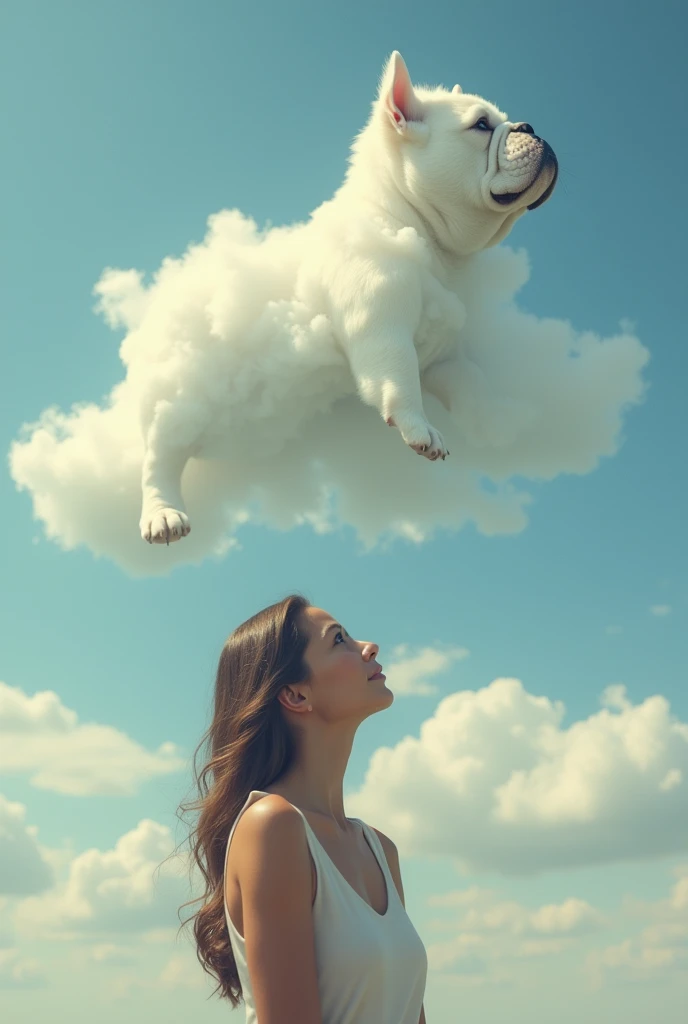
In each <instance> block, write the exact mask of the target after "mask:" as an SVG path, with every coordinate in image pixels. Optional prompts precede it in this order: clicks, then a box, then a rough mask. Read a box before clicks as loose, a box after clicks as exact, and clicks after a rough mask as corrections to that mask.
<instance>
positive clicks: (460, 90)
mask: <svg viewBox="0 0 688 1024" xmlns="http://www.w3.org/2000/svg"><path fill="white" fill-rule="evenodd" d="M452 92H463V89H462V88H461V86H460V85H455V86H454V88H453V89H452Z"/></svg>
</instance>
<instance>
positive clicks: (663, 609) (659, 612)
mask: <svg viewBox="0 0 688 1024" xmlns="http://www.w3.org/2000/svg"><path fill="white" fill-rule="evenodd" d="M650 613H651V614H652V615H656V616H657V617H658V618H662V617H663V616H664V615H671V605H670V604H653V605H652V607H651V608H650Z"/></svg>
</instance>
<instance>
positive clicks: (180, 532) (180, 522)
mask: <svg viewBox="0 0 688 1024" xmlns="http://www.w3.org/2000/svg"><path fill="white" fill-rule="evenodd" d="M140 526H141V536H142V537H143V539H144V540H146V541H148V543H149V544H172V543H173V542H174V541H175V540H181V539H182V537H186V535H187V534H188V533H189V532H190V530H191V524H190V523H189V520H188V517H187V516H186V515H185V514H184V512H178V511H177V510H176V509H174V508H159V509H156V510H155V511H154V512H151V513H149V514H145V513H144V515H143V516H142V517H141V523H140Z"/></svg>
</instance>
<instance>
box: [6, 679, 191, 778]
mask: <svg viewBox="0 0 688 1024" xmlns="http://www.w3.org/2000/svg"><path fill="white" fill-rule="evenodd" d="M185 767H186V761H185V760H184V759H183V758H181V757H179V755H178V749H177V747H176V746H175V745H174V744H173V743H170V742H166V743H162V744H161V745H160V747H159V748H158V749H157V750H156V751H148V750H145V749H144V748H143V747H142V746H141V745H140V744H139V743H136V742H135V741H134V740H132V739H130V738H129V737H128V736H126V735H125V734H124V733H123V732H120V731H119V730H118V729H113V728H112V726H109V725H101V724H99V723H97V722H83V723H80V722H79V721H78V717H77V714H76V712H75V711H73V710H71V708H67V707H65V706H64V704H62V702H61V701H60V698H59V697H58V695H57V694H56V693H54V692H53V691H52V690H42V691H40V692H39V693H35V694H34V695H33V696H32V697H29V696H28V695H27V694H25V693H24V692H23V690H21V689H20V688H19V687H15V686H8V685H7V684H6V683H3V682H0V772H2V773H5V774H11V773H22V774H24V773H26V774H28V776H29V781H30V782H31V783H32V784H33V785H34V786H37V787H38V788H39V789H47V790H52V791H53V792H55V793H66V794H70V795H71V796H97V795H108V796H112V795H115V796H129V795H131V794H133V793H135V792H136V791H137V790H138V788H139V787H140V786H141V784H142V783H143V782H145V781H146V780H147V779H150V778H155V777H156V776H158V775H166V774H168V773H170V772H175V771H180V770H181V769H183V768H185Z"/></svg>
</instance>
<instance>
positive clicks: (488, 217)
mask: <svg viewBox="0 0 688 1024" xmlns="http://www.w3.org/2000/svg"><path fill="white" fill-rule="evenodd" d="M524 128H525V130H523V129H524ZM555 177H556V160H555V158H554V155H553V154H552V152H551V150H549V147H548V146H547V144H546V143H543V142H542V141H541V140H540V139H538V138H537V137H536V136H534V135H533V133H532V129H529V126H521V125H514V124H512V123H510V122H509V121H508V120H507V118H506V115H505V114H503V113H502V112H501V111H499V110H498V109H497V108H496V107H495V106H493V105H492V104H490V103H488V102H486V101H485V100H483V99H481V98H480V97H478V96H474V95H466V94H464V93H462V92H461V89H460V87H459V86H455V87H454V89H453V90H452V91H451V92H449V91H448V90H446V89H443V88H436V89H427V88H415V87H414V86H413V84H412V83H411V80H410V78H409V75H408V71H407V69H406V66H405V64H404V61H403V60H402V58H401V56H400V54H399V53H397V52H395V53H393V54H392V56H391V58H390V60H389V61H388V63H387V66H386V68H385V70H384V72H383V75H382V79H381V83H380V88H379V94H378V97H377V99H376V101H375V103H374V104H373V109H372V114H371V117H370V120H369V122H368V124H367V126H366V127H365V129H364V130H363V131H362V132H361V134H360V135H359V137H358V138H357V140H356V141H355V143H354V145H353V147H352V155H351V160H350V165H349V169H348V173H347V176H346V179H345V181H344V184H343V185H342V186H341V188H340V189H339V190H338V191H337V193H336V194H335V196H334V198H333V199H332V200H330V201H328V202H326V203H324V204H323V205H322V206H320V207H319V208H318V209H317V210H315V212H314V213H313V214H312V215H311V217H310V220H309V221H308V222H307V223H306V224H304V225H301V226H300V227H298V228H297V229H293V230H292V231H291V232H285V234H284V235H283V236H280V235H279V233H278V234H277V237H275V236H274V233H273V237H272V240H271V242H270V244H266V245H265V246H264V247H263V249H264V251H263V252H262V253H261V254H260V259H261V260H262V266H261V269H260V273H262V274H264V275H265V274H266V272H267V273H268V276H269V270H266V268H268V267H269V265H270V263H271V261H272V263H273V265H274V266H277V265H278V264H279V265H280V271H279V281H280V284H279V290H278V291H276V292H275V293H274V294H272V295H270V296H269V300H270V301H269V302H268V303H267V304H266V306H265V307H264V308H263V309H256V310H255V316H256V321H255V323H257V322H258V321H259V320H261V319H262V320H265V317H266V315H268V316H269V305H270V302H272V303H275V302H278V303H282V304H283V303H285V302H286V303H290V304H291V306H292V308H293V311H294V315H295V316H296V317H297V319H298V315H299V311H301V312H303V311H304V310H307V311H308V318H309V326H310V328H311V335H312V334H313V328H315V334H316V335H317V336H318V337H319V345H320V346H321V351H320V352H319V353H318V354H317V355H316V358H315V359H314V360H313V359H311V360H308V359H306V360H305V361H304V365H303V374H304V375H305V376H304V378H303V379H302V380H300V381H299V380H296V379H295V373H296V375H297V376H298V373H299V355H298V352H296V351H295V350H294V345H293V344H291V345H290V344H289V343H288V342H287V341H285V340H284V339H283V340H282V341H281V345H282V349H281V351H280V353H279V355H278V357H277V358H276V359H275V360H274V362H273V363H272V365H267V366H266V367H265V370H264V372H265V373H281V372H283V371H282V366H281V364H283V363H285V361H286V363H291V365H290V366H289V373H288V376H289V378H290V381H291V383H290V387H291V389H292V394H291V395H290V398H291V400H292V401H293V394H294V390H293V389H294V388H295V389H296V390H297V391H298V388H300V387H304V388H305V389H306V390H307V392H308V394H309V396H310V397H311V398H312V395H313V393H314V392H317V391H318V390H321V391H322V392H323V394H324V395H325V394H329V397H330V398H332V397H338V396H339V395H343V394H345V393H346V392H347V391H350V390H353V388H354V387H355V388H356V389H357V390H358V393H359V395H360V397H361V399H362V400H363V401H364V402H366V403H367V404H369V405H371V406H373V407H374V408H376V409H377V410H378V411H379V413H380V415H381V416H382V418H383V420H385V421H386V422H387V423H388V424H389V425H390V426H395V427H396V428H397V429H398V430H399V432H400V434H401V436H402V438H403V440H404V441H405V442H406V444H407V445H409V446H410V447H411V448H412V449H413V450H414V451H416V452H418V453H419V454H422V455H424V456H425V457H427V458H429V459H431V460H436V459H444V458H445V457H446V455H447V454H449V453H448V452H447V449H446V446H445V442H444V440H443V438H442V436H441V435H440V433H439V432H438V431H437V430H436V429H435V428H434V427H433V426H432V424H431V423H429V422H428V419H427V418H426V415H425V412H424V408H423V399H422V391H423V390H425V391H427V392H429V393H431V394H434V395H435V396H436V397H438V398H439V399H440V400H441V401H442V403H443V404H444V405H445V406H446V408H447V409H449V411H450V412H451V413H453V414H455V415H456V416H457V417H459V418H460V417H461V416H462V415H463V414H464V413H465V408H464V406H465V405H466V404H467V403H468V402H470V391H471V388H472V386H473V385H475V387H476V388H479V387H480V386H481V381H480V380H479V379H478V373H479V371H478V370H477V367H476V366H475V364H471V363H469V362H468V361H467V360H465V359H463V360H462V359H461V353H460V349H459V337H460V331H461V327H462V326H463V321H464V319H465V310H464V306H463V305H462V303H461V301H460V299H459V298H458V295H457V289H456V287H455V283H456V280H457V275H458V274H459V273H460V269H461V266H462V265H463V264H464V263H465V260H466V257H468V256H470V255H471V254H473V253H476V252H478V251H479V250H482V249H485V248H486V247H488V246H492V245H494V244H495V243H497V242H499V241H500V240H501V239H503V238H504V237H505V236H506V235H507V233H508V232H509V231H510V229H511V227H512V225H513V224H514V222H515V220H516V219H517V218H518V217H519V216H520V215H521V214H522V213H524V212H525V210H526V209H527V208H528V207H529V206H531V205H532V204H534V203H536V202H537V201H538V199H541V197H542V196H543V194H546V193H547V192H548V190H550V191H551V187H552V185H553V182H554V179H555ZM505 194H508V195H509V198H510V199H511V197H514V198H513V201H510V202H508V204H507V203H505V201H502V202H500V200H499V197H500V196H502V197H503V196H504V195H505ZM287 267H290V268H291V273H289V272H285V268H287ZM275 279H276V280H277V275H276V278H275ZM285 279H290V280H291V282H292V286H293V290H292V293H291V294H289V293H288V290H287V289H285ZM215 284H217V282H215ZM232 286H233V285H232V281H231V280H227V282H226V284H225V287H224V289H223V288H220V289H217V288H216V291H215V296H216V297H215V299H214V300H213V302H214V305H215V308H214V311H213V309H211V310H210V316H211V319H212V318H213V317H214V318H215V321H216V323H219V322H220V321H222V319H223V314H222V311H218V309H217V305H218V300H217V294H218V291H219V293H220V294H222V293H223V292H231V289H232ZM234 286H235V287H238V285H237V284H236V283H235V285H234ZM231 301H232V300H231V295H229V294H227V295H226V296H225V302H226V303H227V307H228V308H229V307H231ZM225 314H226V310H225ZM144 321H145V318H144ZM255 323H254V324H250V323H246V324H245V328H244V329H245V330H246V331H249V332H250V331H251V330H252V329H253V328H254V327H255ZM229 326H232V327H236V325H229ZM145 328H146V324H145V322H144V323H143V324H142V325H141V328H140V329H139V331H137V332H135V335H136V336H138V338H139V339H140V336H141V330H142V329H145ZM150 329H151V325H150V323H148V331H149V333H150ZM227 333H228V332H227V331H226V330H223V329H222V327H217V326H216V328H215V329H211V332H210V335H209V338H208V344H209V345H217V346H221V345H222V344H224V343H225V341H224V337H223V336H225V337H226V335H227ZM276 340H277V344H280V342H279V339H276ZM126 344H127V348H129V350H130V352H131V365H130V372H131V373H132V374H133V375H134V376H137V377H138V378H139V381H140V382H141V386H140V388H139V389H138V390H139V393H140V394H141V395H142V424H143V433H144V439H145V455H144V461H143V474H142V492H143V507H142V514H141V522H140V528H141V535H142V537H143V538H144V539H145V540H148V541H149V542H151V543H153V542H156V543H165V542H167V543H169V542H170V541H173V540H178V539H180V538H181V537H183V536H185V535H186V534H187V533H188V532H189V530H190V524H189V520H188V518H187V515H186V513H185V510H184V504H183V501H182V494H181V477H182V472H183V469H184V466H185V464H186V462H187V460H188V459H189V458H190V457H192V456H203V455H204V454H212V453H213V452H216V451H217V449H218V446H221V445H222V443H223V442H224V443H226V442H227V439H228V434H230V433H231V431H232V429H233V425H232V423H231V422H230V420H231V416H229V418H228V414H229V408H228V405H225V406H224V407H223V402H222V400H221V399H220V400H217V401H212V399H211V397H210V396H209V397H208V402H207V405H206V406H204V407H201V406H199V407H198V409H197V415H196V417H195V418H194V417H192V418H191V420H190V419H189V417H188V416H187V417H186V418H185V429H184V430H183V431H181V432H180V431H179V429H178V417H175V403H176V402H178V401H179V400H181V398H180V396H182V394H183V392H184V391H185V385H184V381H183V379H179V375H178V374H175V373H174V372H173V373H170V366H169V365H166V363H169V360H171V359H173V358H174V351H175V350H174V347H173V348H172V350H171V354H170V355H169V357H168V359H167V360H166V361H165V360H163V362H162V364H161V363H160V362H159V361H157V362H156V361H154V360H152V359H151V360H149V361H146V359H145V353H146V350H147V348H149V346H146V345H144V346H143V347H142V348H141V349H140V354H139V356H138V357H137V356H136V354H135V351H134V349H135V343H134V341H133V340H132V338H131V336H130V339H128V341H127V343H126ZM180 345H181V346H183V338H182V339H181V340H180ZM180 345H178V346H177V350H178V349H179V347H180ZM297 347H298V346H297ZM123 355H125V353H124V352H123ZM215 355H216V357H217V353H216V354H215ZM229 362H230V363H231V360H230V361H229ZM235 369H236V368H235V367H233V370H234V371H235ZM255 369H256V368H255V367H254V368H253V371H254V372H255ZM228 372H229V364H228ZM144 378H147V379H144ZM174 380H176V386H174V385H173V384H172V383H171V382H172V381H174ZM231 386H232V381H230V380H227V381H224V382H222V381H219V382H218V396H219V395H221V394H222V395H226V394H227V393H228V389H229V390H231ZM256 400H257V401H258V402H259V401H260V400H259V398H258V397H257V399H256ZM481 406H482V408H483V409H485V408H489V403H488V404H487V405H486V403H485V402H484V401H483V402H482V403H481ZM483 416H484V413H483ZM234 426H235V425H234ZM474 427H475V424H474ZM482 429H483V430H484V431H487V433H488V435H489V423H483V424H482Z"/></svg>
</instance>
